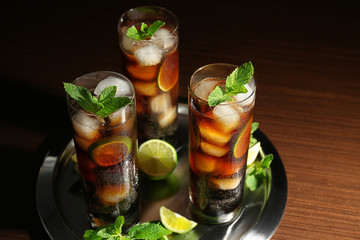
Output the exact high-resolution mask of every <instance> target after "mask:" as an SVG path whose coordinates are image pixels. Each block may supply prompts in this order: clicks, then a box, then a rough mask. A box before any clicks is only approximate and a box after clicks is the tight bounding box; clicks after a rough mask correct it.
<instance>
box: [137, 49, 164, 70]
mask: <svg viewBox="0 0 360 240" xmlns="http://www.w3.org/2000/svg"><path fill="white" fill-rule="evenodd" d="M135 56H136V58H137V60H138V61H139V63H140V65H142V66H153V65H156V64H159V63H160V62H161V58H162V51H161V49H160V48H159V47H158V46H157V45H154V44H148V45H146V46H144V47H141V48H138V49H136V50H135Z"/></svg>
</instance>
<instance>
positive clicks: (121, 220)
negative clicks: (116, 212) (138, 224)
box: [114, 216, 125, 235]
mask: <svg viewBox="0 0 360 240" xmlns="http://www.w3.org/2000/svg"><path fill="white" fill-rule="evenodd" d="M124 222H125V218H124V217H123V216H119V217H117V218H116V220H115V225H114V230H115V232H116V233H117V234H119V235H120V234H121V228H122V226H123V225H124Z"/></svg>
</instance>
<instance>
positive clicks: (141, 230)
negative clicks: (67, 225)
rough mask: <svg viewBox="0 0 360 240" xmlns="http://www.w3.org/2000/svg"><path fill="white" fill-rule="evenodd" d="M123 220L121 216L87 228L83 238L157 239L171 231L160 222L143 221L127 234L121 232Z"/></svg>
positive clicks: (86, 239) (96, 239) (97, 239)
mask: <svg viewBox="0 0 360 240" xmlns="http://www.w3.org/2000/svg"><path fill="white" fill-rule="evenodd" d="M124 222H125V219H124V217H123V216H119V217H117V218H116V220H115V223H114V224H109V225H105V226H103V227H99V228H97V229H88V230H86V231H85V233H84V235H83V239H84V240H101V239H123V240H125V239H127V240H129V239H148V240H157V239H160V238H161V237H163V236H166V235H169V234H171V233H172V232H171V231H170V230H168V229H166V228H164V227H163V226H161V224H160V223H152V222H145V223H142V224H137V225H135V226H133V227H132V228H130V230H129V233H128V234H127V235H123V234H122V226H123V224H124Z"/></svg>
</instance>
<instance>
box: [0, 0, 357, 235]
mask: <svg viewBox="0 0 360 240" xmlns="http://www.w3.org/2000/svg"><path fill="white" fill-rule="evenodd" d="M148 4H149V5H161V6H164V7H166V8H168V9H170V10H172V11H173V12H174V13H175V14H176V15H177V17H178V18H179V21H180V46H179V49H180V95H181V96H182V97H186V96H187V82H188V79H189V78H190V76H191V74H192V73H193V72H194V71H195V70H196V69H197V68H198V67H200V66H202V65H205V64H208V63H214V62H229V63H234V64H241V63H243V62H245V61H249V60H251V61H252V63H253V64H254V66H255V79H256V82H257V99H256V107H255V109H256V110H255V121H258V122H260V128H261V129H262V131H263V132H264V133H265V134H266V135H267V136H268V137H269V138H270V139H271V141H272V142H273V144H274V145H275V147H276V148H277V150H278V152H279V154H280V156H281V158H282V161H283V163H284V165H285V168H286V173H287V178H288V201H287V206H286V210H285V214H284V217H283V219H282V221H281V223H280V226H279V228H278V229H277V231H276V233H275V235H274V236H273V239H276V240H280V239H342V240H347V239H360V231H359V229H360V181H359V172H360V160H359V159H360V80H359V76H360V45H359V43H360V17H359V14H358V8H356V6H357V5H356V4H355V3H352V2H341V3H340V2H331V1H318V2H316V3H314V2H311V1H297V2H292V1H284V2H274V1H237V2H236V3H234V2H233V1H227V0H224V1H216V2H209V1H178V2H175V1H151V2H146V1H72V2H70V1H69V2H68V3H67V2H64V1H55V2H53V1H44V2H37V3H34V2H33V1H5V2H4V3H2V6H1V8H0V16H1V21H0V29H1V38H0V53H1V54H0V74H1V82H2V87H1V89H2V98H1V116H2V117H1V120H0V132H1V142H0V143H1V145H0V150H1V161H2V164H1V196H2V197H1V206H2V207H1V217H0V239H47V235H46V233H45V231H44V229H43V228H42V225H41V222H40V220H39V218H38V216H37V211H36V203H35V196H34V194H35V187H36V178H37V174H38V171H39V168H40V166H41V163H42V161H43V157H44V154H45V153H46V151H47V150H48V149H49V148H50V147H51V146H52V145H53V144H54V143H55V141H56V138H57V136H58V135H59V134H61V133H62V132H63V131H64V130H65V129H67V128H68V127H69V123H68V122H69V119H68V116H67V111H66V106H65V101H64V91H63V87H62V82H64V81H66V82H70V81H72V80H73V79H74V78H76V77H78V76H80V75H82V74H84V73H88V72H92V71H98V70H113V71H118V72H122V70H121V69H122V63H121V59H120V49H119V47H118V42H117V41H118V37H117V30H116V24H117V21H118V18H119V17H120V15H121V13H122V12H124V11H126V10H127V9H129V8H131V7H135V6H139V5H148Z"/></svg>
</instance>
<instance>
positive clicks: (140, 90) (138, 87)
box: [133, 81, 158, 97]
mask: <svg viewBox="0 0 360 240" xmlns="http://www.w3.org/2000/svg"><path fill="white" fill-rule="evenodd" d="M133 84H134V87H135V92H136V94H138V95H143V96H148V97H149V96H155V95H156V94H157V92H158V86H157V83H156V82H149V83H148V82H141V81H136V82H133Z"/></svg>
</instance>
